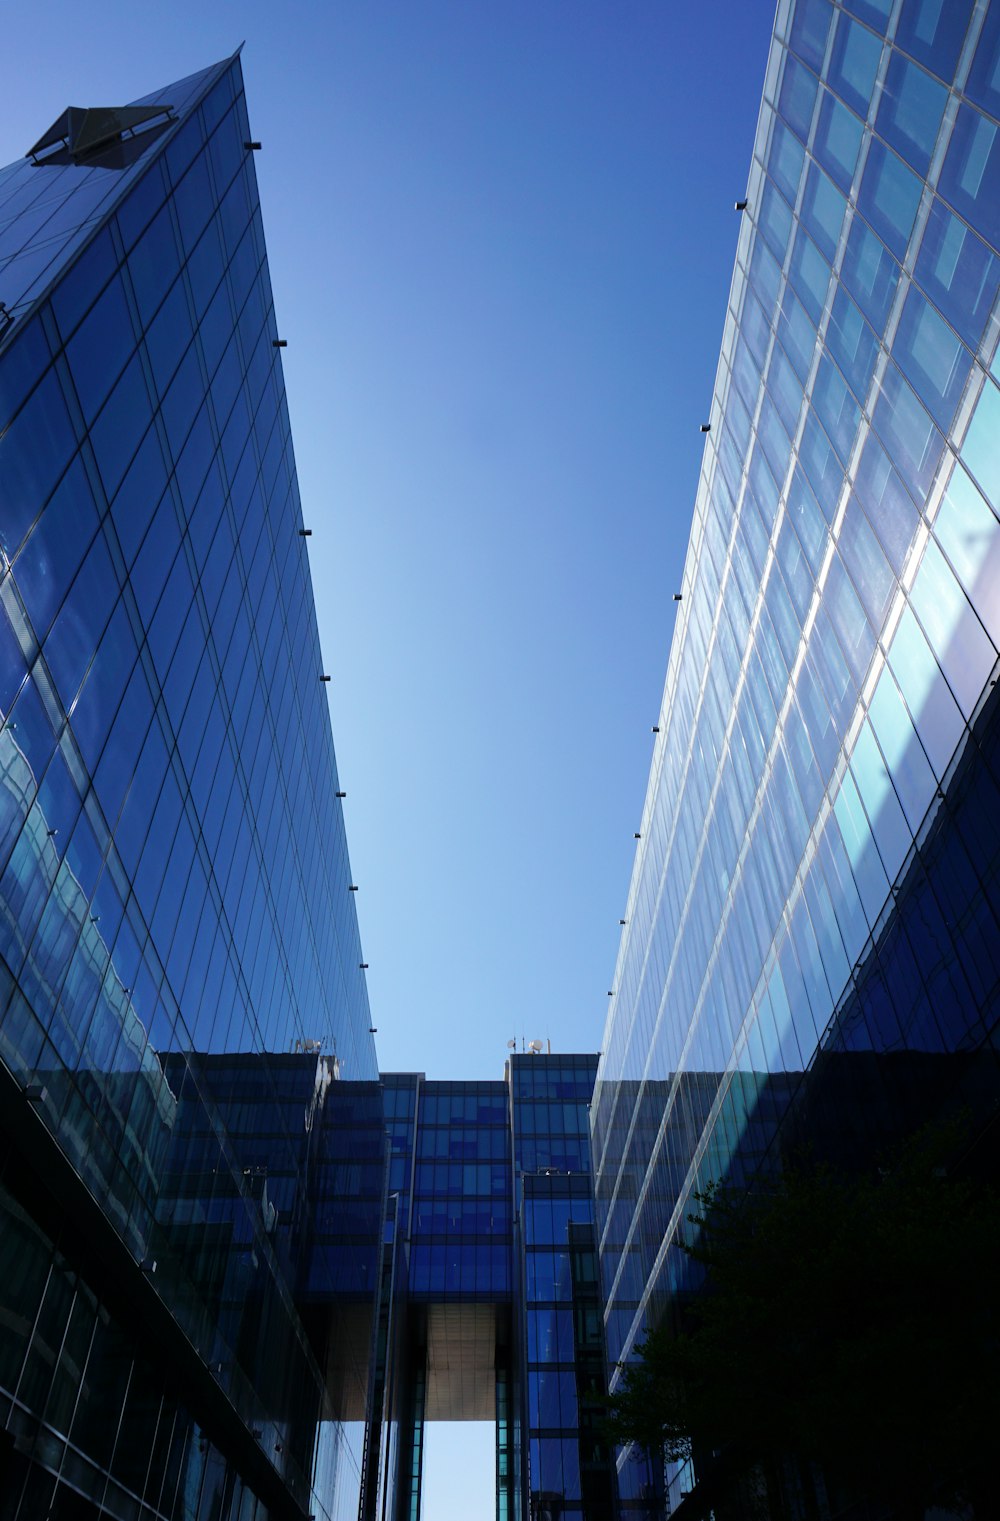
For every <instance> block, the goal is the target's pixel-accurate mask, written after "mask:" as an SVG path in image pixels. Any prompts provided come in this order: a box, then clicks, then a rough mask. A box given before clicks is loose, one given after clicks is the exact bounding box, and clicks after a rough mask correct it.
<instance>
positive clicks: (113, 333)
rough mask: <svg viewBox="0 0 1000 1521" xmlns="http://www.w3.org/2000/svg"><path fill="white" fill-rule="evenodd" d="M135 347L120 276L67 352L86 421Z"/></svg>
mask: <svg viewBox="0 0 1000 1521" xmlns="http://www.w3.org/2000/svg"><path fill="white" fill-rule="evenodd" d="M134 347H135V335H134V333H133V331H132V319H131V317H130V316H129V310H128V305H127V303H126V301H125V291H124V289H123V287H122V282H121V280H120V279H116V280H113V281H112V283H111V284H110V285H109V286H108V288H107V290H106V291H105V292H104V294H103V295H102V296H101V297H100V299H99V300H98V302H97V303H96V305H95V306H94V307H93V308H92V310H91V312H90V315H89V316H88V317H87V318H86V319H85V321H84V322H83V324H82V325H81V327H80V328H79V330H78V331H77V333H76V334H75V336H74V337H73V338H71V339H70V341H69V343H68V344H67V345H66V356H67V358H68V359H69V367H70V370H71V371H72V374H73V380H74V382H75V383H76V389H77V394H78V396H79V398H80V405H81V407H82V408H83V414H84V417H85V418H86V420H87V422H88V423H90V422H92V421H93V419H94V417H95V416H96V415H97V413H98V411H99V410H100V407H101V404H102V402H103V401H104V398H105V397H106V396H107V394H108V392H109V391H110V389H111V387H112V386H113V385H114V383H115V381H116V380H117V379H118V376H119V375H120V374H121V372H122V370H123V369H124V368H125V362H126V360H127V359H128V357H129V355H130V354H131V352H132V350H133V349H134Z"/></svg>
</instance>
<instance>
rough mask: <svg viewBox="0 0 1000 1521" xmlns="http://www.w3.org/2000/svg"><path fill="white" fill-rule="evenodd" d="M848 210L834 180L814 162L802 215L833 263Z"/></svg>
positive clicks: (807, 182) (807, 229) (810, 231)
mask: <svg viewBox="0 0 1000 1521" xmlns="http://www.w3.org/2000/svg"><path fill="white" fill-rule="evenodd" d="M846 210H847V202H846V201H845V199H844V197H843V195H842V194H841V193H840V191H839V190H838V189H837V188H836V186H835V185H834V183H833V181H832V180H830V179H828V178H827V176H826V175H825V174H824V173H823V171H822V170H821V169H820V168H818V167H817V165H816V164H813V165H812V166H811V167H810V170H809V175H808V178H807V180H806V189H805V195H804V196H803V199H802V211H801V218H802V223H803V225H804V226H805V228H806V231H807V232H808V233H809V234H810V236H811V237H812V238H813V239H814V240H815V242H816V243H817V244H818V245H819V248H820V249H821V251H822V252H823V254H825V256H826V258H827V259H828V260H829V261H830V263H832V262H833V256H834V254H835V253H836V250H837V242H838V239H839V238H840V229H841V227H842V226H843V225H844V213H845V212H846Z"/></svg>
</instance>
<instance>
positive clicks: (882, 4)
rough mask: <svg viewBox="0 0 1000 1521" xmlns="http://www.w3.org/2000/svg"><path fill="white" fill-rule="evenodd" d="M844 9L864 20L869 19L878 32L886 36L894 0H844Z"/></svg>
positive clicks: (869, 22) (869, 23) (868, 21)
mask: <svg viewBox="0 0 1000 1521" xmlns="http://www.w3.org/2000/svg"><path fill="white" fill-rule="evenodd" d="M843 4H844V10H845V11H850V13H851V15H852V16H858V17H859V18H860V19H861V20H862V21H867V23H868V25H869V26H873V27H874V28H875V30H876V31H877V32H880V33H881V34H882V36H883V37H884V36H885V29H886V24H887V23H888V20H889V12H890V11H891V10H892V0H843Z"/></svg>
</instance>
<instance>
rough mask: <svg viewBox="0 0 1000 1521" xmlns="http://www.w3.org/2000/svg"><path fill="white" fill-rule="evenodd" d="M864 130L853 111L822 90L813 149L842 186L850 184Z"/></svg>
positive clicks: (824, 166)
mask: <svg viewBox="0 0 1000 1521" xmlns="http://www.w3.org/2000/svg"><path fill="white" fill-rule="evenodd" d="M863 131H864V128H863V126H862V124H861V122H860V121H859V120H858V118H857V117H856V116H855V114H854V112H853V111H849V110H848V109H847V107H846V106H845V105H844V104H843V102H842V101H839V100H838V99H837V97H836V96H835V95H831V94H830V91H829V90H824V91H823V98H822V100H821V102H820V108H819V123H818V125H817V127H816V139H815V142H814V143H813V152H814V153H815V154H816V157H817V158H818V160H819V162H820V163H821V164H822V165H823V168H824V169H825V170H826V171H827V173H828V174H829V175H830V176H831V177H832V178H833V179H834V180H835V181H836V183H837V184H838V185H839V186H840V188H841V189H842V190H849V189H850V188H851V181H852V180H853V179H854V170H855V168H856V167H857V162H858V150H859V148H860V147H861V135H862V132H863Z"/></svg>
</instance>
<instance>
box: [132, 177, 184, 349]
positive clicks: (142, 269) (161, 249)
mask: <svg viewBox="0 0 1000 1521" xmlns="http://www.w3.org/2000/svg"><path fill="white" fill-rule="evenodd" d="M179 268H180V261H179V259H178V256H177V248H176V245H175V243H174V224H173V221H172V220H171V216H170V212H169V210H168V209H167V208H166V207H164V208H163V210H162V211H161V212H160V214H159V216H158V217H157V218H156V220H155V221H154V223H153V225H152V226H151V227H150V229H149V231H148V232H147V233H146V234H145V236H144V237H143V238H141V239H140V241H139V242H138V243H137V244H136V246H135V248H133V250H132V252H131V253H130V254H129V256H128V271H129V274H130V275H131V276H132V288H133V290H134V291H135V299H136V302H137V304H138V307H139V315H140V317H141V318H142V323H143V326H144V327H145V326H146V325H147V324H148V322H149V320H150V318H151V317H152V316H153V313H154V312H155V311H156V309H157V307H158V306H159V304H160V302H161V301H162V300H163V298H164V296H165V295H166V294H167V291H168V290H169V289H170V286H171V285H172V284H173V281H174V279H175V278H176V276H177V271H178V270H179Z"/></svg>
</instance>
